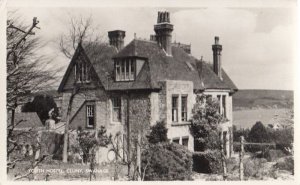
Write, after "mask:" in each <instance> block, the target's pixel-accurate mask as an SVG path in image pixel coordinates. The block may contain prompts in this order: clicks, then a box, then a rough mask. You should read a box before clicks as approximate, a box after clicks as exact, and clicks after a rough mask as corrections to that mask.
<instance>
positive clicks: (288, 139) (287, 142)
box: [269, 128, 294, 151]
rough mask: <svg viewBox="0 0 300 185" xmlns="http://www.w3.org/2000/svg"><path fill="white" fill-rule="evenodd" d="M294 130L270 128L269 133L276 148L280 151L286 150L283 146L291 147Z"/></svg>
mask: <svg viewBox="0 0 300 185" xmlns="http://www.w3.org/2000/svg"><path fill="white" fill-rule="evenodd" d="M293 132H294V130H293V129H292V128H286V129H280V130H270V131H269V135H270V137H271V139H272V141H273V142H275V144H276V148H277V149H280V150H282V151H286V150H285V148H287V147H289V148H291V147H292V143H293V142H294V134H293Z"/></svg>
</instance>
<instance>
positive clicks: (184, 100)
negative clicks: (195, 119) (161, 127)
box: [181, 96, 187, 121]
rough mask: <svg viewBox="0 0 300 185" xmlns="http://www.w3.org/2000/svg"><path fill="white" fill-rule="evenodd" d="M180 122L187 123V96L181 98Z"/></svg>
mask: <svg viewBox="0 0 300 185" xmlns="http://www.w3.org/2000/svg"><path fill="white" fill-rule="evenodd" d="M181 120H182V121H187V96H182V97H181Z"/></svg>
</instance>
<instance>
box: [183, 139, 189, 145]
mask: <svg viewBox="0 0 300 185" xmlns="http://www.w3.org/2000/svg"><path fill="white" fill-rule="evenodd" d="M182 145H183V146H186V147H188V145H189V137H182Z"/></svg>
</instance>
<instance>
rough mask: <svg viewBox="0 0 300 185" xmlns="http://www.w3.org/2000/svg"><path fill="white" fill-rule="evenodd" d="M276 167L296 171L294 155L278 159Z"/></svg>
mask: <svg viewBox="0 0 300 185" xmlns="http://www.w3.org/2000/svg"><path fill="white" fill-rule="evenodd" d="M274 167H275V168H277V169H279V170H287V171H290V172H292V173H294V157H292V156H288V157H285V158H283V159H282V160H280V161H278V162H277V163H276V164H275V165H274Z"/></svg>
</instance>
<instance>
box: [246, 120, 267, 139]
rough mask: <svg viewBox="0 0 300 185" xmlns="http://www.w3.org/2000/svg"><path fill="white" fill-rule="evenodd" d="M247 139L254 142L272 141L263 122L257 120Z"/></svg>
mask: <svg viewBox="0 0 300 185" xmlns="http://www.w3.org/2000/svg"><path fill="white" fill-rule="evenodd" d="M247 141H249V142H254V143H265V142H269V141H270V136H269V133H268V131H267V129H266V127H265V126H264V125H263V124H262V122H260V121H257V122H256V123H255V124H254V125H253V126H252V128H251V130H250V132H249V134H248V138H247Z"/></svg>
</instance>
